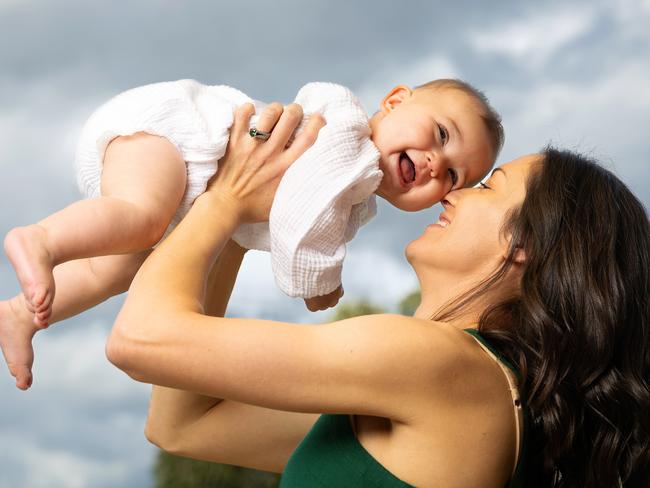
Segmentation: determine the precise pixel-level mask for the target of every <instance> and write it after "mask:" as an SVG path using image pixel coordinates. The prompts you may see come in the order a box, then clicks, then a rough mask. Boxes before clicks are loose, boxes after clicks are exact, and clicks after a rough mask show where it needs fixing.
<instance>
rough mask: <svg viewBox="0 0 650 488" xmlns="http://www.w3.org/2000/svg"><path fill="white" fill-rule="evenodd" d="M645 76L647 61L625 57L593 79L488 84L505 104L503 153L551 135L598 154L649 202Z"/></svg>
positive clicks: (649, 119)
mask: <svg viewBox="0 0 650 488" xmlns="http://www.w3.org/2000/svg"><path fill="white" fill-rule="evenodd" d="M648 79H650V65H647V64H645V65H644V64H640V63H633V62H629V63H626V64H621V65H620V66H619V68H618V69H617V70H616V71H613V72H611V73H609V74H608V75H607V76H603V77H600V78H596V79H594V80H592V81H580V82H578V81H559V80H547V79H539V80H538V82H537V84H536V85H534V86H532V87H527V88H526V89H522V90H519V91H516V90H512V89H508V90H505V89H504V90H499V89H494V90H491V91H492V92H493V94H494V95H493V99H494V100H495V104H496V106H504V107H507V108H506V110H504V111H503V116H504V121H505V123H506V134H507V138H506V147H505V148H504V153H503V156H502V158H501V159H502V160H507V159H510V158H513V157H517V156H520V155H522V154H525V153H529V152H533V151H535V150H538V149H540V148H541V147H542V146H543V145H544V144H546V143H547V142H549V141H552V142H553V143H554V144H556V145H558V146H564V147H569V148H574V149H576V150H580V151H585V152H588V153H591V154H593V155H594V156H595V157H597V158H599V159H602V160H603V162H604V163H606V164H607V165H608V166H610V167H611V169H613V170H614V171H615V172H616V173H617V174H618V175H619V176H620V177H621V178H622V179H623V180H624V181H625V182H626V183H627V184H628V185H630V186H631V187H632V189H633V190H634V191H636V192H637V194H639V196H641V197H642V198H644V200H645V202H646V204H647V203H648V202H649V200H650V195H648V193H647V190H646V189H645V184H647V182H648V180H649V177H650V170H649V166H648V161H647V157H648V156H647V154H648V147H649V146H648V142H647V138H646V136H645V131H644V130H643V128H645V127H648V126H650V92H648V90H647V80H648ZM641 148H646V149H645V155H644V151H639V150H640V149H641ZM610 161H611V164H609V162H610ZM641 192H646V193H645V195H642V194H641Z"/></svg>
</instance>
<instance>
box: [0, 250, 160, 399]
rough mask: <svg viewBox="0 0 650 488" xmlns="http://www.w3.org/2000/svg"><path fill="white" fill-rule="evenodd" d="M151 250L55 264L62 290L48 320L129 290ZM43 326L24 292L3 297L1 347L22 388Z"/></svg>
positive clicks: (28, 381)
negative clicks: (10, 297) (35, 315)
mask: <svg viewBox="0 0 650 488" xmlns="http://www.w3.org/2000/svg"><path fill="white" fill-rule="evenodd" d="M149 252H150V251H149V250H147V251H142V252H140V253H137V254H123V255H118V256H101V257H96V258H90V259H77V260H74V261H68V262H67V263H63V264H61V265H59V266H57V267H56V268H54V281H55V282H56V284H57V286H58V289H59V292H58V293H57V294H56V298H55V299H54V302H53V304H52V305H53V306H52V315H51V317H48V319H49V322H50V323H54V322H58V321H60V320H64V319H67V318H69V317H72V316H73V315H77V314H79V313H81V312H83V311H85V310H88V309H89V308H91V307H93V306H95V305H97V304H99V303H101V302H103V301H104V300H106V299H108V298H110V297H112V296H114V295H118V294H120V293H122V292H125V291H126V290H128V288H129V286H130V284H131V281H132V280H133V277H134V276H135V274H136V273H137V271H138V269H139V268H140V265H141V264H142V263H143V262H144V260H145V259H146V257H147V256H148V255H149ZM41 328H42V326H41V325H40V324H37V323H36V320H35V319H34V314H32V313H31V312H29V311H28V310H27V308H26V307H25V305H24V298H23V296H22V294H19V295H17V296H15V297H14V298H12V299H11V300H6V301H0V348H2V352H3V354H4V357H5V361H6V362H7V366H8V367H9V371H10V373H11V375H12V376H14V377H15V378H16V386H17V387H18V388H20V389H22V390H25V389H27V388H29V386H30V385H31V383H32V374H31V368H32V363H33V361H34V350H33V348H32V338H33V337H34V334H35V333H36V332H38V331H39V330H40V329H41Z"/></svg>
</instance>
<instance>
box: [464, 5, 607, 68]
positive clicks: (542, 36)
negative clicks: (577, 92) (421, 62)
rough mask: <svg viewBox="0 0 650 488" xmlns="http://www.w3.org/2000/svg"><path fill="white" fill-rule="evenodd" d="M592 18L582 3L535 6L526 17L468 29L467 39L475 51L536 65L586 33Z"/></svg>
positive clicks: (593, 14)
mask: <svg viewBox="0 0 650 488" xmlns="http://www.w3.org/2000/svg"><path fill="white" fill-rule="evenodd" d="M595 19H596V11H595V10H594V9H591V8H586V7H584V6H581V7H579V8H577V7H567V6H564V7H561V9H559V10H556V11H553V10H551V11H545V12H542V11H540V9H538V8H535V9H534V10H533V11H531V12H530V13H529V15H528V16H527V17H526V18H523V19H512V20H510V21H509V22H508V23H504V24H497V25H494V26H492V27H490V28H488V29H485V30H472V31H470V33H469V41H470V44H471V45H472V46H473V47H474V49H475V50H476V51H478V52H479V53H490V54H497V55H502V56H506V57H509V58H512V59H514V60H515V61H518V62H524V63H526V64H528V65H530V66H532V67H540V66H542V65H543V64H544V63H545V62H546V60H547V59H549V58H550V57H551V56H553V54H554V53H556V52H557V51H558V50H559V49H560V48H562V47H563V46H565V45H566V44H568V43H570V42H572V41H574V40H576V39H578V38H579V37H580V36H582V35H584V34H585V33H587V32H589V30H590V29H591V28H592V27H593V25H594V21H595Z"/></svg>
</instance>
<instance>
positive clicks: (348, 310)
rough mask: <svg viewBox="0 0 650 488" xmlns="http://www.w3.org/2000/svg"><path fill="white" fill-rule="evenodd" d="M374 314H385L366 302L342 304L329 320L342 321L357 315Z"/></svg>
mask: <svg viewBox="0 0 650 488" xmlns="http://www.w3.org/2000/svg"><path fill="white" fill-rule="evenodd" d="M375 313H386V310H384V309H383V308H381V307H378V306H377V305H374V304H372V303H370V302H369V301H368V300H359V301H353V302H344V303H341V304H340V305H339V306H338V307H336V309H335V311H334V315H333V316H332V318H331V320H332V321H336V320H343V319H348V318H350V317H358V316H359V315H372V314H375Z"/></svg>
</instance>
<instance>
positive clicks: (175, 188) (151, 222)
mask: <svg viewBox="0 0 650 488" xmlns="http://www.w3.org/2000/svg"><path fill="white" fill-rule="evenodd" d="M185 181H186V168H185V162H184V161H183V158H182V157H181V155H180V153H179V152H178V150H177V149H176V148H175V147H174V145H173V144H172V143H170V142H169V141H168V140H166V139H164V138H162V137H157V136H152V135H149V134H145V133H137V134H135V135H133V136H128V137H118V138H116V139H114V140H113V141H112V142H111V143H110V144H109V146H108V148H107V150H106V154H105V157H104V164H103V172H102V180H101V194H102V196H101V197H99V198H93V199H88V200H82V201H79V202H76V203H73V204H72V205H70V206H69V207H67V208H65V209H63V210H61V211H59V212H57V213H55V214H53V215H50V216H49V217H47V218H45V219H44V220H42V221H40V222H39V223H38V224H35V225H30V226H27V227H18V228H15V229H12V230H11V231H10V232H9V234H7V237H6V238H5V251H6V253H7V256H8V257H9V260H10V261H11V264H12V265H13V267H14V269H15V271H16V274H17V276H18V280H19V282H20V285H21V288H22V291H23V295H24V296H25V302H26V305H27V307H28V308H29V309H30V311H33V312H35V313H41V314H42V315H43V314H44V315H49V312H50V308H51V304H52V300H53V298H54V279H53V277H52V269H53V268H54V266H56V265H58V264H60V263H63V262H66V261H70V260H73V259H80V258H86V257H92V256H102V255H108V254H126V253H133V252H138V251H142V250H144V249H147V248H149V247H151V246H153V245H154V244H155V243H156V242H158V240H159V239H160V238H161V237H162V235H163V234H164V232H165V230H166V228H167V226H168V225H169V223H170V222H171V219H172V218H173V216H174V214H175V213H176V209H177V208H178V205H179V204H180V202H181V199H182V197H183V193H184V191H185Z"/></svg>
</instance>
